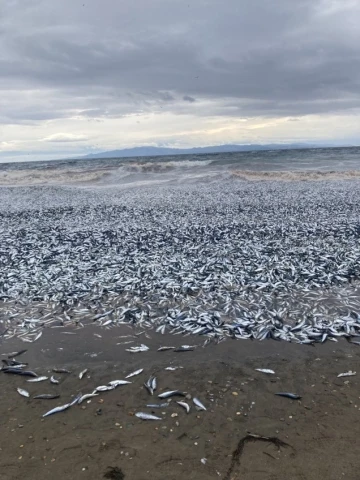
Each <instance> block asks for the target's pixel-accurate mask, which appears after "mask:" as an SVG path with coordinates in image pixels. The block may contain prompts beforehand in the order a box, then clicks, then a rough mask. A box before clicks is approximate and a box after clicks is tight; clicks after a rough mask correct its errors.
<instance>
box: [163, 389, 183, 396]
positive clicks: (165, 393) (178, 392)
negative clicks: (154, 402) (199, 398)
mask: <svg viewBox="0 0 360 480" xmlns="http://www.w3.org/2000/svg"><path fill="white" fill-rule="evenodd" d="M175 395H177V396H179V397H185V393H183V392H180V390H169V391H167V392H163V393H160V395H158V397H159V398H170V397H174V396H175Z"/></svg>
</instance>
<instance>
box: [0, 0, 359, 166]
mask: <svg viewBox="0 0 360 480" xmlns="http://www.w3.org/2000/svg"><path fill="white" fill-rule="evenodd" d="M359 25H360V1H359V0H221V1H220V0H181V1H180V0H151V1H149V0H131V1H130V0H101V1H99V0H61V1H56V2H55V1H49V0H1V1H0V161H24V160H40V159H52V158H64V157H69V156H78V155H82V154H87V153H95V152H99V151H105V150H113V149H118V148H119V149H120V148H129V147H134V146H140V145H153V146H172V147H179V148H182V147H191V146H206V145H221V144H228V143H232V144H234V143H237V144H247V143H260V144H264V143H298V142H310V143H316V142H319V143H321V142H324V143H332V144H360V48H359V45H360V28H359Z"/></svg>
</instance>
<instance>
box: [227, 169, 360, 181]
mask: <svg viewBox="0 0 360 480" xmlns="http://www.w3.org/2000/svg"><path fill="white" fill-rule="evenodd" d="M231 174H232V176H233V177H235V178H238V179H240V180H253V181H254V180H273V181H277V180H281V181H289V182H291V181H321V180H354V179H357V178H360V170H350V171H344V172H335V171H329V172H326V171H314V170H307V171H291V170H288V171H271V172H268V171H258V172H257V171H252V170H232V172H231Z"/></svg>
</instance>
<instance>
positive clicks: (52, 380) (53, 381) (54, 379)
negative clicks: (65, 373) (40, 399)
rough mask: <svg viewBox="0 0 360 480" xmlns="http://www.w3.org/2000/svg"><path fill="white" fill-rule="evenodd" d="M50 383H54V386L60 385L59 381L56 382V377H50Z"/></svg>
mask: <svg viewBox="0 0 360 480" xmlns="http://www.w3.org/2000/svg"><path fill="white" fill-rule="evenodd" d="M50 382H51V383H53V384H54V385H58V384H59V380H56V378H55V377H54V375H52V376H51V377H50Z"/></svg>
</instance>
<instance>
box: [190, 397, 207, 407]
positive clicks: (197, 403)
mask: <svg viewBox="0 0 360 480" xmlns="http://www.w3.org/2000/svg"><path fill="white" fill-rule="evenodd" d="M193 402H194V404H195V406H196V409H197V410H206V407H205V406H204V405H203V404H202V403H201V402H200V400H199V399H198V398H196V397H194V398H193Z"/></svg>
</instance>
